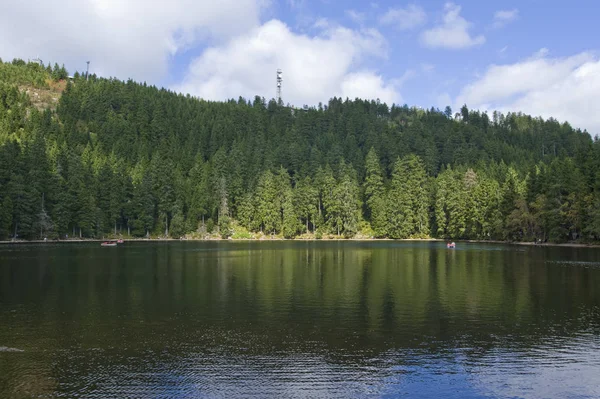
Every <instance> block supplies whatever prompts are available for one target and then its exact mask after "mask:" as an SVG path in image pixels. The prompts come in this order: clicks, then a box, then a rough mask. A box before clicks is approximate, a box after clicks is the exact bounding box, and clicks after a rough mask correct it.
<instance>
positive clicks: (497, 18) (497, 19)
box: [493, 8, 519, 28]
mask: <svg viewBox="0 0 600 399" xmlns="http://www.w3.org/2000/svg"><path fill="white" fill-rule="evenodd" d="M518 17H519V10H517V9H516V8H515V9H512V10H500V11H496V13H495V14H494V25H493V27H494V28H501V27H503V26H505V25H507V24H509V23H510V22H512V21H514V20H515V19H517V18H518Z"/></svg>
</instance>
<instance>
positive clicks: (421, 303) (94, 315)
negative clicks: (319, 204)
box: [0, 241, 600, 398]
mask: <svg viewBox="0 0 600 399" xmlns="http://www.w3.org/2000/svg"><path fill="white" fill-rule="evenodd" d="M238 396H241V397H248V396H253V397H305V398H313V397H352V398H362V397H410V398H420V397H445V398H487V397H493V398H599V397H600V250H598V249H579V248H577V249H576V248H539V247H517V246H503V245H491V244H490V245H483V244H482V245H479V244H459V247H458V248H457V249H456V250H448V249H446V248H445V246H444V244H443V243H410V242H392V241H389V242H364V243H361V242H243V243H235V242H233V243H232V242H208V243H198V242H172V243H126V244H124V245H122V246H119V247H117V248H101V247H100V246H99V244H97V243H94V244H63V245H55V244H47V245H21V246H1V247H0V397H2V398H5V397H6V398H11V397H85V398H127V397H130V398H148V397H151V398H163V397H164V398H167V397H210V398H212V397H238Z"/></svg>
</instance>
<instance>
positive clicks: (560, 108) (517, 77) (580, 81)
mask: <svg viewBox="0 0 600 399" xmlns="http://www.w3.org/2000/svg"><path fill="white" fill-rule="evenodd" d="M465 103H466V104H467V105H468V106H469V107H470V108H479V109H487V110H490V111H491V110H494V109H496V110H499V111H502V112H508V111H513V112H517V111H522V112H524V113H527V114H532V115H534V116H542V117H545V118H549V117H554V118H556V119H558V120H560V121H568V122H569V123H571V124H572V125H574V126H577V127H580V128H582V129H588V131H590V133H594V134H597V133H600V113H598V112H597V109H598V104H600V59H599V58H598V57H597V56H595V55H594V54H592V53H587V52H584V53H580V54H576V55H573V56H570V57H565V58H550V57H549V56H548V50H547V49H542V50H540V51H538V52H537V53H536V54H534V55H533V56H532V57H531V58H529V59H526V60H524V61H522V62H517V63H514V64H507V65H491V66H490V67H489V68H488V69H487V71H486V72H485V74H484V75H483V76H482V77H481V78H479V79H478V80H476V81H475V82H474V83H471V84H469V85H467V86H466V87H464V88H463V89H462V91H461V92H460V94H459V96H458V97H457V98H456V101H455V103H454V104H455V106H460V105H462V104H465Z"/></svg>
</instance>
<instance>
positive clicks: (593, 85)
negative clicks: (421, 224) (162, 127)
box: [0, 0, 600, 135]
mask: <svg viewBox="0 0 600 399" xmlns="http://www.w3.org/2000/svg"><path fill="white" fill-rule="evenodd" d="M0 9H2V12H0V57H1V58H2V59H4V60H8V59H12V58H13V57H19V58H23V59H33V58H35V57H40V58H41V59H42V60H44V61H45V62H48V61H51V62H52V63H54V62H59V63H64V64H65V65H66V66H67V69H69V71H71V72H72V71H74V70H76V69H77V70H84V69H85V62H86V61H87V60H90V61H91V64H90V65H91V71H92V72H94V73H97V74H99V75H102V76H115V77H118V78H119V79H127V78H133V79H135V80H138V81H146V82H148V83H151V84H155V85H158V86H165V87H168V88H171V89H174V90H177V91H180V92H185V93H190V94H193V95H196V96H199V97H203V98H207V99H217V100H223V99H228V98H237V97H238V96H240V95H241V96H244V97H247V98H252V97H253V96H254V95H256V94H258V95H261V96H264V97H266V98H272V97H274V96H275V72H276V70H277V68H281V69H282V70H283V73H284V84H283V96H284V101H285V102H288V103H291V104H294V105H299V106H301V105H304V104H308V105H316V104H317V103H319V102H324V103H325V102H327V100H328V99H329V98H331V97H333V96H343V97H350V98H354V97H361V98H379V99H381V100H382V101H385V102H387V103H390V104H391V103H397V104H404V103H406V104H409V105H416V106H421V107H427V108H429V107H431V106H435V107H439V108H443V107H445V106H446V105H450V106H452V107H453V108H454V109H455V110H456V109H457V108H458V107H460V106H461V105H462V104H464V103H466V104H467V105H468V106H469V108H478V109H482V110H490V111H491V110H495V109H497V110H500V111H504V112H506V111H523V112H526V113H530V114H533V115H536V116H538V115H539V116H544V117H550V116H553V117H555V118H557V119H559V120H561V121H564V120H568V121H569V122H571V124H572V125H574V126H577V127H581V128H582V129H587V130H588V131H590V133H592V134H594V135H595V134H598V133H600V112H597V110H598V109H600V105H597V104H600V57H599V55H600V51H599V50H600V42H599V41H598V33H599V32H600V30H599V29H598V22H597V20H596V19H597V16H598V14H600V4H599V3H598V2H597V1H596V0H572V1H569V2H564V1H554V0H519V1H517V0H498V1H481V0H456V1H455V2H445V1H437V0H421V1H408V2H406V1H394V0H379V1H377V0H375V1H371V2H369V1H357V0H349V1H342V0H280V1H277V0H219V1H214V0H211V1H208V0H169V1H166V0H165V1H163V0H154V1H147V0H52V1H49V0H0Z"/></svg>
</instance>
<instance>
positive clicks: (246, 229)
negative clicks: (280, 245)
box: [0, 60, 600, 241]
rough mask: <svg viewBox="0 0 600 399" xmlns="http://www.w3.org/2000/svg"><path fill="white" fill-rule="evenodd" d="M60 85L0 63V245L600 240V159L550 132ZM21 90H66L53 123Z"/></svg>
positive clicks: (397, 111)
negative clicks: (309, 236) (252, 239)
mask: <svg viewBox="0 0 600 399" xmlns="http://www.w3.org/2000/svg"><path fill="white" fill-rule="evenodd" d="M66 77H67V71H66V70H65V69H64V67H62V66H59V64H55V65H54V66H53V67H52V66H51V65H48V67H44V66H43V65H40V64H38V63H32V62H29V63H27V62H24V61H22V60H14V61H13V62H11V63H3V62H0V238H1V239H9V238H12V237H17V238H27V239H33V238H40V237H42V236H46V235H48V236H52V235H57V236H59V237H64V236H65V235H66V234H68V235H70V236H73V235H75V236H82V237H101V236H103V235H106V234H119V233H120V232H122V231H123V230H126V231H127V232H128V233H131V235H133V236H137V237H143V236H149V235H150V234H156V235H160V236H171V237H180V236H183V235H185V234H186V233H190V232H192V231H198V232H199V233H204V232H209V233H211V232H213V230H215V222H216V223H217V225H218V231H219V233H220V234H221V236H223V237H230V236H232V235H233V236H234V237H238V238H241V237H242V236H247V235H251V234H252V233H253V232H259V231H262V232H263V233H265V234H270V235H271V234H273V235H275V234H276V235H283V236H284V237H286V238H293V237H295V236H297V235H299V234H304V233H311V232H312V233H314V234H315V237H317V238H321V237H322V235H323V234H326V235H337V236H344V237H352V236H354V235H355V234H359V235H360V236H368V237H370V236H375V237H392V238H408V237H428V236H436V237H444V238H464V239H508V240H532V239H540V240H544V241H545V240H554V241H567V240H579V239H585V240H598V239H600V211H598V209H600V194H598V193H599V192H600V173H599V172H598V170H600V143H599V142H598V141H593V140H592V139H591V137H590V135H589V134H588V133H587V132H581V131H579V130H575V129H573V128H572V127H571V126H569V125H568V124H560V123H558V122H557V121H556V120H554V119H549V120H543V119H540V118H532V117H530V116H527V115H522V114H515V113H510V114H507V115H502V114H499V113H494V114H493V116H492V118H490V117H488V115H487V114H486V113H480V112H478V111H472V110H469V109H468V108H467V107H466V106H464V107H462V108H461V109H460V112H459V113H458V117H457V118H454V117H453V115H452V110H451V109H450V108H447V109H446V110H444V112H441V111H439V110H435V109H431V110H422V109H416V108H408V107H407V106H403V107H398V106H395V105H394V106H392V107H388V106H387V105H385V104H381V103H379V102H377V101H363V100H354V101H350V100H345V101H344V100H341V99H338V98H333V99H331V100H330V101H329V103H328V104H326V105H324V106H320V107H318V108H308V109H306V110H305V111H302V112H299V111H297V110H294V109H291V108H289V107H285V106H283V105H281V104H277V103H276V102H275V101H269V102H267V101H266V100H265V99H262V98H260V97H257V98H255V99H254V100H253V101H251V102H250V101H246V100H244V99H240V100H237V101H229V102H209V101H204V100H199V99H196V98H192V97H190V96H183V95H179V94H176V93H173V92H170V91H168V90H164V89H158V88H156V87H153V86H147V85H146V84H137V83H135V82H133V81H127V82H121V81H118V80H115V79H102V78H98V77H96V76H90V79H89V81H88V80H86V79H85V76H81V75H79V74H75V77H74V79H72V81H71V82H69V83H68V84H65V83H64V82H63V83H57V82H53V80H54V81H57V80H59V81H60V80H63V79H65V78H66ZM31 86H33V87H40V88H46V87H59V86H60V87H61V88H64V92H63V94H62V97H61V98H60V102H59V104H58V107H57V108H56V111H51V110H45V111H38V110H37V109H35V108H34V107H33V106H32V103H31V101H30V98H29V97H28V96H27V95H26V94H25V93H24V92H23V90H24V89H23V87H29V88H31ZM61 90H62V89H61ZM38 106H39V105H38Z"/></svg>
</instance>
